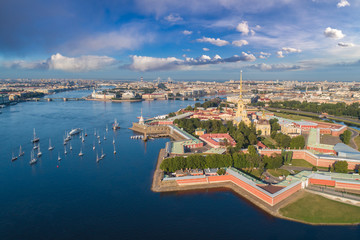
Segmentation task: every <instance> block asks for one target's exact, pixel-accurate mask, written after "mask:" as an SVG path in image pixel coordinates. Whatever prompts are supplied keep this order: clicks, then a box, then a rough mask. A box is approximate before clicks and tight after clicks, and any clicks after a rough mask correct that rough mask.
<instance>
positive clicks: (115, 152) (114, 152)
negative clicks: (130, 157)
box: [114, 144, 116, 154]
mask: <svg viewBox="0 0 360 240" xmlns="http://www.w3.org/2000/svg"><path fill="white" fill-rule="evenodd" d="M114 154H116V149H115V144H114Z"/></svg>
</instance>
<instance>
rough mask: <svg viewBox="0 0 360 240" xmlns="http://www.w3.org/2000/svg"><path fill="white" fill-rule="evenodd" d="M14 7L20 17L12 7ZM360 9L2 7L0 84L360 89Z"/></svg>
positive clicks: (326, 5) (321, 4) (198, 4)
mask: <svg viewBox="0 0 360 240" xmlns="http://www.w3.org/2000/svg"><path fill="white" fill-rule="evenodd" d="M19 6H21V7H19ZM359 7H360V2H359V1H350V0H349V1H346V0H333V1H322V0H316V1H315V0H313V1H310V0H309V1H287V0H281V1H266V3H264V2H263V1H247V0H243V1H230V0H229V1H225V0H224V1H207V2H206V4H204V3H203V2H202V1H181V2H180V1H151V0H138V1H111V0H109V1H104V2H101V3H100V2H98V1H81V0H80V1H67V0H66V1H62V2H61V3H54V2H48V1H42V0H37V1H33V2H32V3H31V4H30V3H28V2H27V1H20V0H18V1H14V2H5V3H3V6H2V10H0V12H1V14H0V19H1V23H2V27H1V28H0V29H1V30H0V71H1V72H2V76H1V78H94V79H130V80H134V79H139V78H140V76H144V79H155V78H157V77H158V76H160V77H161V78H162V79H166V78H167V77H168V76H170V77H172V78H173V79H181V80H197V79H198V80H210V81H213V80H229V79H235V80H236V79H238V74H239V72H238V70H239V69H243V70H244V73H245V75H244V77H245V76H246V77H245V79H253V80H276V79H279V80H299V81H307V80H312V81H314V80H319V81H324V80H328V81H334V80H337V81H358V80H359V78H358V77H357V76H358V75H359V73H360V70H359V66H360V60H359V56H360V46H359V45H358V43H359V38H360V35H359V32H360V31H359V26H357V25H356V22H357V21H356V20H359V16H358V12H359Z"/></svg>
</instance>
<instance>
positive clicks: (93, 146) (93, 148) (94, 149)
mask: <svg viewBox="0 0 360 240" xmlns="http://www.w3.org/2000/svg"><path fill="white" fill-rule="evenodd" d="M93 150H95V141H94V143H93Z"/></svg>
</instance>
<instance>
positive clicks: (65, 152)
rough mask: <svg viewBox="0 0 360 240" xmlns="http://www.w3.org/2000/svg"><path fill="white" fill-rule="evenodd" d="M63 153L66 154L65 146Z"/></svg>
mask: <svg viewBox="0 0 360 240" xmlns="http://www.w3.org/2000/svg"><path fill="white" fill-rule="evenodd" d="M64 154H65V155H66V154H67V151H66V147H64Z"/></svg>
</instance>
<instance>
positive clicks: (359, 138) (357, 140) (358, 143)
mask: <svg viewBox="0 0 360 240" xmlns="http://www.w3.org/2000/svg"><path fill="white" fill-rule="evenodd" d="M354 141H355V143H356V145H357V146H358V150H359V151H360V135H359V136H357V137H356V138H354Z"/></svg>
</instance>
